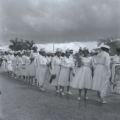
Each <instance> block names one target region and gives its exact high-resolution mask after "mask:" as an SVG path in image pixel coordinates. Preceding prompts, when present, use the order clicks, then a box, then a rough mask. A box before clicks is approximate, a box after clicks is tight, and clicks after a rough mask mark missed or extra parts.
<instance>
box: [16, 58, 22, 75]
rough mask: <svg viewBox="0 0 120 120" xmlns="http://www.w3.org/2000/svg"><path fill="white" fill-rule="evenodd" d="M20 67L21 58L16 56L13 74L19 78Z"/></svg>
mask: <svg viewBox="0 0 120 120" xmlns="http://www.w3.org/2000/svg"><path fill="white" fill-rule="evenodd" d="M21 67H22V58H21V57H19V56H16V59H15V74H16V75H17V76H21Z"/></svg>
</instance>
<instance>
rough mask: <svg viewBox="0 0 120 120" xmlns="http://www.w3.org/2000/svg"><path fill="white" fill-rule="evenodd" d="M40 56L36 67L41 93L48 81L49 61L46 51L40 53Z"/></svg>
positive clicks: (36, 61)
mask: <svg viewBox="0 0 120 120" xmlns="http://www.w3.org/2000/svg"><path fill="white" fill-rule="evenodd" d="M39 54H40V55H39V56H37V58H36V59H35V67H36V76H35V77H36V79H37V81H38V86H39V87H40V90H41V91H44V90H45V89H44V82H45V80H46V74H47V72H48V61H47V59H46V57H45V56H46V52H45V50H44V49H41V50H40V52H39Z"/></svg>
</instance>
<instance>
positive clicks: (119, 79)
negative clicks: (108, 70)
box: [112, 55, 120, 94]
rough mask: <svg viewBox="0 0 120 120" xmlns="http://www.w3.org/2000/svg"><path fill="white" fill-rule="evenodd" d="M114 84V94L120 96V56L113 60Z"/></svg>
mask: <svg viewBox="0 0 120 120" xmlns="http://www.w3.org/2000/svg"><path fill="white" fill-rule="evenodd" d="M112 82H113V83H114V84H115V86H114V87H113V92H115V93H118V94H120V56H118V55H115V56H114V57H113V58H112Z"/></svg>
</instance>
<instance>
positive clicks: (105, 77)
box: [93, 45, 110, 103]
mask: <svg viewBox="0 0 120 120" xmlns="http://www.w3.org/2000/svg"><path fill="white" fill-rule="evenodd" d="M100 48H101V51H100V53H98V55H97V56H96V58H95V59H96V60H95V63H94V65H95V67H94V76H93V90H95V91H97V95H98V98H99V102H101V103H106V101H105V99H104V97H105V95H106V92H107V88H108V85H109V78H110V56H109V53H108V52H109V49H110V47H109V46H107V45H101V46H100Z"/></svg>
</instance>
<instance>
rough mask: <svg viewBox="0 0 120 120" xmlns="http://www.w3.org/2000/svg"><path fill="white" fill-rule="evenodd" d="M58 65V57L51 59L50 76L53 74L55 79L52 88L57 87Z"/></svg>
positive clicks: (59, 62) (59, 61)
mask: <svg viewBox="0 0 120 120" xmlns="http://www.w3.org/2000/svg"><path fill="white" fill-rule="evenodd" d="M60 64H61V58H60V57H57V56H55V57H53V58H52V62H51V67H52V68H51V74H52V75H53V74H55V75H56V78H55V79H54V80H53V81H52V83H51V84H52V85H53V86H58V80H59V76H60V69H61V67H60Z"/></svg>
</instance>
